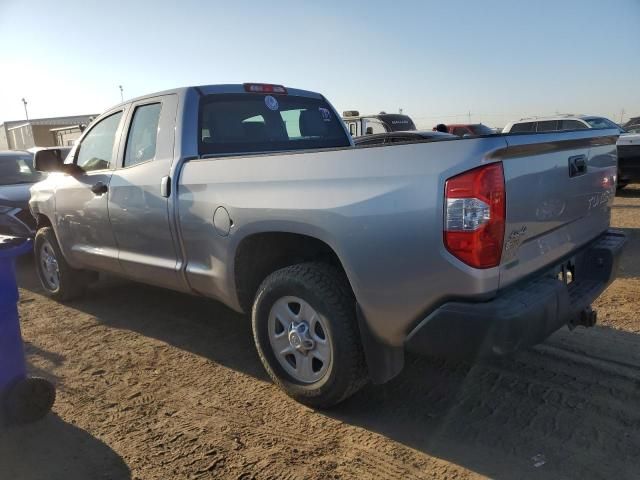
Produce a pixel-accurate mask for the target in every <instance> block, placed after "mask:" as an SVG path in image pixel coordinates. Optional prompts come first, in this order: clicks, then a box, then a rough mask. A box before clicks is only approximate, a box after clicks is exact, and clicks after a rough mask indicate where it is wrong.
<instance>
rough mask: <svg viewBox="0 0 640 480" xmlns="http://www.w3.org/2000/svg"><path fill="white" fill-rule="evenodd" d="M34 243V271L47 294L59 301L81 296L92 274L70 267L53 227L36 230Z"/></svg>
mask: <svg viewBox="0 0 640 480" xmlns="http://www.w3.org/2000/svg"><path fill="white" fill-rule="evenodd" d="M34 243H35V245H34V249H35V252H34V253H35V255H34V256H35V262H36V271H37V272H38V278H39V279H40V284H41V285H42V288H43V289H44V290H45V292H46V293H47V295H48V296H50V297H51V298H53V299H55V300H60V301H67V300H72V299H74V298H77V297H80V296H82V295H83V294H84V292H85V290H86V288H87V284H88V283H89V282H90V281H91V280H92V279H93V276H92V274H91V272H87V271H86V270H78V269H75V268H72V267H71V266H70V265H69V264H68V263H67V261H66V260H65V258H64V256H63V255H62V252H61V251H60V246H59V245H58V240H57V239H56V235H55V233H54V232H53V229H52V228H51V227H44V228H41V229H40V230H38V233H36V238H35V242H34ZM93 275H94V276H95V274H93Z"/></svg>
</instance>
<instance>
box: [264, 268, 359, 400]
mask: <svg viewBox="0 0 640 480" xmlns="http://www.w3.org/2000/svg"><path fill="white" fill-rule="evenodd" d="M283 299H284V300H283ZM290 300H291V301H292V303H291V304H288V305H289V307H288V308H290V310H289V312H288V313H286V315H290V314H294V313H295V311H296V307H295V304H296V303H302V304H304V306H301V307H300V309H299V310H298V313H297V314H296V315H298V318H297V319H298V320H299V322H297V323H296V321H295V320H294V321H292V322H291V324H293V325H294V327H295V326H296V325H297V326H298V327H300V324H301V323H307V324H309V325H311V328H313V331H311V332H310V333H309V336H308V337H305V338H308V339H309V340H308V343H309V345H310V344H311V343H312V342H314V341H315V346H314V348H313V349H310V350H308V351H305V352H304V355H305V356H306V355H310V356H311V357H313V358H315V357H314V355H316V353H319V352H320V350H321V345H322V346H323V348H324V349H325V350H323V352H324V353H325V354H326V355H324V358H325V359H326V358H330V364H329V365H328V366H324V364H323V363H322V362H318V361H316V360H317V359H316V360H313V362H315V363H316V364H318V369H317V372H315V370H314V371H312V372H311V377H309V376H307V377H304V376H303V375H296V374H295V373H294V374H292V373H291V372H292V369H293V366H294V365H297V363H298V360H297V359H298V358H301V355H302V354H301V353H300V351H297V352H294V353H295V354H296V355H297V356H296V355H293V354H291V355H290V357H295V358H294V359H293V360H291V362H290V363H291V365H292V366H291V368H289V367H287V364H284V363H282V362H283V356H282V355H280V356H279V358H280V359H278V355H279V354H278V352H275V351H274V348H273V346H272V342H274V343H276V342H279V341H282V339H280V340H278V339H277V338H278V335H281V334H282V329H283V328H284V327H283V324H281V322H279V321H278V320H275V321H274V320H273V318H274V317H275V318H276V319H277V318H279V317H278V315H280V314H279V313H278V312H281V311H282V305H283V301H284V302H285V303H286V302H287V301H290ZM299 300H301V301H299ZM303 308H304V309H305V311H303ZM276 309H277V310H276ZM307 311H309V312H313V313H312V314H311V315H310V316H312V317H313V316H314V315H315V317H313V318H312V319H309V318H304V316H305V315H306V312H307ZM274 312H275V313H274ZM355 315H356V314H355V299H354V298H353V295H352V293H351V289H350V287H349V284H348V282H347V280H346V278H345V277H344V275H343V274H341V272H339V271H338V270H337V269H336V268H334V267H332V266H330V265H327V264H323V263H303V264H298V265H293V266H289V267H286V268H283V269H281V270H278V271H276V272H274V273H272V274H271V275H269V276H268V277H267V278H266V279H265V280H264V282H262V285H260V287H259V289H258V292H257V294H256V297H255V301H254V304H253V310H252V327H253V336H254V340H255V343H256V348H257V350H258V354H259V356H260V359H261V361H262V364H263V365H264V367H265V369H266V371H267V373H268V374H269V376H270V377H271V379H272V380H273V381H274V382H275V383H276V384H277V385H278V386H279V387H280V388H282V389H283V390H284V391H285V392H286V393H287V394H288V395H289V396H290V397H292V398H294V399H295V400H297V401H298V402H300V403H303V404H305V405H308V406H310V407H313V408H329V407H331V406H333V405H336V404H337V403H340V402H341V401H343V400H345V399H346V398H348V397H349V396H351V395H353V394H354V393H356V392H357V391H358V390H359V389H360V388H362V387H363V386H364V385H365V384H366V383H367V381H368V378H367V371H366V366H365V360H364V354H363V351H362V346H361V342H360V334H359V331H358V324H357V321H356V317H355ZM270 316H271V320H270ZM292 318H294V317H292ZM270 321H271V324H270ZM274 322H276V323H278V324H280V327H279V328H280V333H279V334H278V332H277V331H276V330H277V329H278V327H277V326H276V327H275V330H274V327H273V324H274ZM270 325H271V326H270ZM318 325H320V327H318ZM294 327H291V326H290V329H291V328H294ZM294 329H295V328H294ZM302 329H303V331H304V332H307V331H309V330H311V329H310V328H307V327H304V326H303V328H302ZM288 331H289V332H290V331H291V330H288ZM296 331H297V330H296ZM285 333H287V332H285ZM270 335H271V339H270ZM287 339H291V336H290V335H288V336H287ZM294 340H295V339H294ZM289 341H290V342H291V340H289ZM303 343H304V342H303ZM295 344H298V343H297V342H296V341H293V343H291V345H289V346H285V350H286V349H288V348H293V345H295ZM305 345H307V344H305ZM327 345H330V348H329V349H328V350H327V348H326V346H327ZM307 346H308V345H307ZM280 351H284V350H280ZM287 358H289V357H287ZM303 361H304V359H303ZM313 362H312V363H313ZM283 365H284V366H283ZM314 376H319V377H320V378H317V379H315V378H314ZM301 377H304V379H303V380H301V379H300V378H301ZM310 378H311V379H313V381H311V380H310Z"/></svg>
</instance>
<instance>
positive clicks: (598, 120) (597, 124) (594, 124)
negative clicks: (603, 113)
mask: <svg viewBox="0 0 640 480" xmlns="http://www.w3.org/2000/svg"><path fill="white" fill-rule="evenodd" d="M584 120H585V122H587V123H588V124H589V126H590V127H591V128H615V129H618V130H622V129H621V128H620V126H619V125H616V124H615V123H613V122H612V121H611V120H608V119H606V118H602V117H594V118H585V119H584Z"/></svg>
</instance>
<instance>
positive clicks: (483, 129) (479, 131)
mask: <svg viewBox="0 0 640 480" xmlns="http://www.w3.org/2000/svg"><path fill="white" fill-rule="evenodd" d="M469 128H470V129H471V130H472V131H473V133H474V135H493V134H494V131H493V130H492V129H491V128H489V127H487V126H486V125H483V124H481V123H478V124H477V125H469Z"/></svg>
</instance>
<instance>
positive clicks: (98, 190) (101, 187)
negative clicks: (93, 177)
mask: <svg viewBox="0 0 640 480" xmlns="http://www.w3.org/2000/svg"><path fill="white" fill-rule="evenodd" d="M108 190H109V187H108V186H107V185H106V184H104V183H102V182H98V183H96V184H94V185H92V186H91V191H92V192H93V193H95V194H96V195H103V194H105V193H107V191H108Z"/></svg>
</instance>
